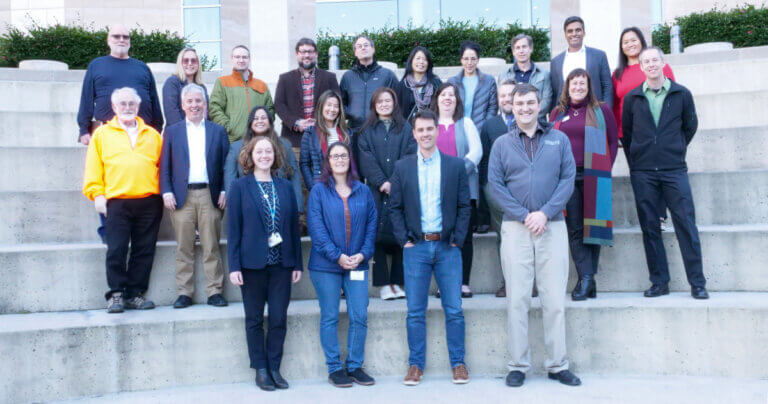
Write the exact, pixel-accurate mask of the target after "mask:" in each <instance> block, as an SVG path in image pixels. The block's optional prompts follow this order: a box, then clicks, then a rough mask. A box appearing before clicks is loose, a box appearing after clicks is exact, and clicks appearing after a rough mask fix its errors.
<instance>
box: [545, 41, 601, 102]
mask: <svg viewBox="0 0 768 404" xmlns="http://www.w3.org/2000/svg"><path fill="white" fill-rule="evenodd" d="M565 52H566V51H563V52H561V53H560V54H559V55H557V56H555V57H554V58H553V59H552V61H551V62H550V63H549V79H550V81H551V82H552V103H551V104H550V105H551V106H552V108H553V109H554V108H555V107H556V106H557V103H558V100H559V99H560V93H561V92H562V91H563V84H564V83H563V62H564V61H565ZM585 52H586V53H587V68H586V70H587V73H589V77H590V78H591V79H592V91H594V92H595V97H597V100H598V101H602V102H604V103H606V104H608V106H609V107H613V80H612V79H611V68H610V67H609V66H608V57H606V56H605V52H603V51H601V50H600V49H595V48H590V47H589V46H587V47H586V49H585ZM546 112H547V113H549V111H546Z"/></svg>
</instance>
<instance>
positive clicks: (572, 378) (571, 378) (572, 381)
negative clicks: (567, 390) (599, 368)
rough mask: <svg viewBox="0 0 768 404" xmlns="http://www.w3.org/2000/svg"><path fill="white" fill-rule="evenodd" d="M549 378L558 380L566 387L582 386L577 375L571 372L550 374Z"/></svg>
mask: <svg viewBox="0 0 768 404" xmlns="http://www.w3.org/2000/svg"><path fill="white" fill-rule="evenodd" d="M548 376H549V378H550V379H552V380H557V381H559V382H560V383H562V384H564V385H566V386H580V385H581V380H580V379H579V378H578V377H576V375H575V374H573V373H571V371H570V370H568V369H566V370H561V371H559V372H557V373H549V375H548Z"/></svg>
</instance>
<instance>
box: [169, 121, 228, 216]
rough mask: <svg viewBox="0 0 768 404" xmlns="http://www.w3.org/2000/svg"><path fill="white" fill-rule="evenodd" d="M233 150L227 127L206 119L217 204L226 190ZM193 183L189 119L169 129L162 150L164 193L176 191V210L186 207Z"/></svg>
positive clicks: (212, 187)
mask: <svg viewBox="0 0 768 404" xmlns="http://www.w3.org/2000/svg"><path fill="white" fill-rule="evenodd" d="M227 153H229V140H228V138H227V131H226V130H225V129H224V127H222V126H220V125H217V124H215V123H213V122H211V121H209V120H207V119H206V120H205V165H206V169H207V171H208V189H209V190H210V191H211V202H213V206H217V204H218V202H219V194H220V193H221V191H222V190H223V189H224V161H225V160H226V159H227ZM187 185H189V143H188V142H187V120H186V119H185V120H183V121H179V122H176V123H175V124H173V125H171V126H168V127H166V128H165V134H164V135H163V150H162V152H161V153H160V193H161V194H164V193H166V192H172V193H173V196H174V197H175V198H176V209H181V207H182V206H184V201H186V200H187Z"/></svg>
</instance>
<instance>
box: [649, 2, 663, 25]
mask: <svg viewBox="0 0 768 404" xmlns="http://www.w3.org/2000/svg"><path fill="white" fill-rule="evenodd" d="M661 2H662V0H651V24H652V25H653V27H654V28H655V27H657V26H659V25H661V24H663V23H664V13H663V11H662V4H661Z"/></svg>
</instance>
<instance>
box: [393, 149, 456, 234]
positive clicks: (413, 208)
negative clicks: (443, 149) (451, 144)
mask: <svg viewBox="0 0 768 404" xmlns="http://www.w3.org/2000/svg"><path fill="white" fill-rule="evenodd" d="M435 152H436V153H440V152H439V151H435ZM417 158H419V157H418V153H417V154H409V155H407V156H405V157H403V158H402V159H400V161H398V162H397V163H396V164H395V173H394V174H393V175H392V179H391V182H390V183H391V184H392V188H391V191H390V194H389V209H390V220H391V221H392V227H393V229H394V233H395V239H396V240H397V242H398V243H399V244H400V245H401V246H403V245H405V243H407V242H409V241H410V242H413V243H417V242H419V241H420V240H421V237H422V231H421V199H420V192H419V175H418V172H419V167H418V163H417V160H416V159H417ZM469 199H470V198H469V180H468V178H467V171H466V169H465V168H464V159H461V158H458V157H453V156H449V155H447V154H444V153H440V205H441V206H440V210H441V212H442V215H443V231H442V232H441V233H440V238H441V239H442V240H444V241H448V242H450V243H452V244H456V245H457V246H459V247H461V246H462V245H464V239H465V238H466V237H467V233H468V232H469V215H470V212H471V210H470V205H469Z"/></svg>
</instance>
